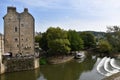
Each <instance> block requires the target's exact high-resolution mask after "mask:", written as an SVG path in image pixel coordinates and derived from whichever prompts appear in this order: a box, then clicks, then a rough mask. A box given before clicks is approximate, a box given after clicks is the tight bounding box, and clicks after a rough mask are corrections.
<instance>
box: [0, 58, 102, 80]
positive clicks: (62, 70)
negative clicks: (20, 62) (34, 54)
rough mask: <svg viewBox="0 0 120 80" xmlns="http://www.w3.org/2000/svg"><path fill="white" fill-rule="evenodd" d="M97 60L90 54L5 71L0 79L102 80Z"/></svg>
mask: <svg viewBox="0 0 120 80" xmlns="http://www.w3.org/2000/svg"><path fill="white" fill-rule="evenodd" d="M96 60H97V58H96V57H95V56H89V57H87V58H85V59H84V60H83V61H81V60H71V61H69V62H67V63H62V64H55V65H50V64H47V65H41V66H40V68H39V69H36V70H31V71H21V72H13V73H5V74H3V75H1V76H0V77H1V79H0V80H101V79H103V78H104V76H102V75H100V74H99V73H98V72H97V70H96V65H97V63H96Z"/></svg>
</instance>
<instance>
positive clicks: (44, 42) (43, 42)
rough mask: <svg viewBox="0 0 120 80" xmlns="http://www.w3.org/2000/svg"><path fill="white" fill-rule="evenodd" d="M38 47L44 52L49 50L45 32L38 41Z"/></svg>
mask: <svg viewBox="0 0 120 80" xmlns="http://www.w3.org/2000/svg"><path fill="white" fill-rule="evenodd" d="M39 45H40V47H41V48H42V49H43V50H44V51H48V49H49V48H48V40H47V33H46V32H45V33H43V34H42V38H41V39H40V43H39Z"/></svg>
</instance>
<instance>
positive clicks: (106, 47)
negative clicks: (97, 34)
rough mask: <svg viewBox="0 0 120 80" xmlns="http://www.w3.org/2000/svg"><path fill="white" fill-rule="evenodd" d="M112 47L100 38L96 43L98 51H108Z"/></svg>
mask: <svg viewBox="0 0 120 80" xmlns="http://www.w3.org/2000/svg"><path fill="white" fill-rule="evenodd" d="M111 49H112V47H111V45H110V44H109V42H108V41H105V40H100V41H99V44H98V51H99V52H100V53H110V51H111Z"/></svg>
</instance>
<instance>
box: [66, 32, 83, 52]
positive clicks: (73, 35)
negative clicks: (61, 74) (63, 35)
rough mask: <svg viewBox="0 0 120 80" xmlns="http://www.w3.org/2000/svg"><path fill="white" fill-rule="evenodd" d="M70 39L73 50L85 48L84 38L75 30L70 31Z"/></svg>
mask: <svg viewBox="0 0 120 80" xmlns="http://www.w3.org/2000/svg"><path fill="white" fill-rule="evenodd" d="M68 40H69V41H70V44H71V45H70V48H71V50H72V51H79V50H81V49H83V40H82V39H81V37H80V36H79V34H78V33H77V32H76V31H75V30H69V31H68Z"/></svg>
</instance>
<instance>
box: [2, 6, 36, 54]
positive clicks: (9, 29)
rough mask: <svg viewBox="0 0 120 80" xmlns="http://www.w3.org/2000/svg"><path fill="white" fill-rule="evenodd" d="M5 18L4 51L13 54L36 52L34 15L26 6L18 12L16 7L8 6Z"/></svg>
mask: <svg viewBox="0 0 120 80" xmlns="http://www.w3.org/2000/svg"><path fill="white" fill-rule="evenodd" d="M3 19H4V47H5V49H4V52H5V53H7V52H12V53H13V55H15V54H18V53H22V54H34V21H35V20H34V17H33V16H32V15H31V14H30V13H29V12H28V9H27V8H25V9H24V12H22V13H18V12H17V11H16V7H7V14H6V15H5V16H4V17H3Z"/></svg>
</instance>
